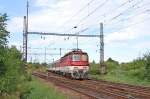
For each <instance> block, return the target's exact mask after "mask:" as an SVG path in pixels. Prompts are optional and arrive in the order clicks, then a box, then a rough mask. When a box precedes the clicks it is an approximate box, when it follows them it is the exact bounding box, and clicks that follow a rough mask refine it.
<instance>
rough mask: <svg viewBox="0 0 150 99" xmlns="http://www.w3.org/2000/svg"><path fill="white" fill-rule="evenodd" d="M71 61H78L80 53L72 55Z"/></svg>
mask: <svg viewBox="0 0 150 99" xmlns="http://www.w3.org/2000/svg"><path fill="white" fill-rule="evenodd" d="M72 61H80V55H73V56H72Z"/></svg>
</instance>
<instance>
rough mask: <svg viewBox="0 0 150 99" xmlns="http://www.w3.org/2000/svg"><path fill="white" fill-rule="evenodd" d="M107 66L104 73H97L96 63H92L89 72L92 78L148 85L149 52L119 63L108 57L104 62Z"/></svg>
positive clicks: (149, 80)
mask: <svg viewBox="0 0 150 99" xmlns="http://www.w3.org/2000/svg"><path fill="white" fill-rule="evenodd" d="M105 64H106V66H107V74H106V75H98V73H97V70H98V68H97V67H98V65H96V64H94V63H92V64H91V68H90V69H91V70H90V71H92V72H90V73H91V74H92V77H93V78H96V79H103V80H109V81H115V82H121V83H129V84H137V85H143V84H144V85H148V86H150V53H146V54H145V55H144V57H140V58H138V59H135V60H133V61H131V62H128V63H121V64H119V63H118V62H117V61H115V60H113V59H111V58H109V59H108V60H107V61H106V62H105Z"/></svg>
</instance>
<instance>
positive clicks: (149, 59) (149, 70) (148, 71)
mask: <svg viewBox="0 0 150 99" xmlns="http://www.w3.org/2000/svg"><path fill="white" fill-rule="evenodd" d="M144 60H145V61H146V66H145V75H144V76H145V78H146V79H147V80H149V81H150V52H148V53H147V54H146V55H144Z"/></svg>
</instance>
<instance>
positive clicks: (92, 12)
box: [67, 0, 109, 32]
mask: <svg viewBox="0 0 150 99" xmlns="http://www.w3.org/2000/svg"><path fill="white" fill-rule="evenodd" d="M108 1H109V0H105V1H104V2H103V3H101V4H99V5H98V6H97V7H96V8H95V9H94V10H92V11H91V12H89V13H88V15H86V16H85V17H83V18H82V19H81V20H80V21H79V22H78V23H77V24H76V25H73V26H78V25H80V23H81V22H83V21H84V20H86V19H87V18H88V17H90V16H91V15H92V14H94V13H95V12H96V11H97V10H98V9H100V8H101V7H103V6H104V5H105V4H106V3H107V2H108ZM72 29H73V28H71V29H69V30H67V32H68V31H70V30H72Z"/></svg>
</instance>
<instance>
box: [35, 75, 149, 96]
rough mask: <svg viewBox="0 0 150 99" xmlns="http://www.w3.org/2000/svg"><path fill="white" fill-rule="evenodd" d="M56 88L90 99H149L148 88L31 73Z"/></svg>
mask: <svg viewBox="0 0 150 99" xmlns="http://www.w3.org/2000/svg"><path fill="white" fill-rule="evenodd" d="M33 75H35V76H38V77H40V78H42V79H46V80H48V81H51V82H53V83H55V84H56V85H58V86H63V87H66V88H69V89H71V90H74V91H77V92H79V93H82V94H84V95H86V96H88V97H89V98H90V99H91V98H94V99H150V88H149V87H140V86H132V85H128V84H120V83H112V82H107V81H95V80H72V79H67V78H65V77H62V76H58V75H57V74H53V73H49V75H47V74H45V73H37V72H36V73H33Z"/></svg>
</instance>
